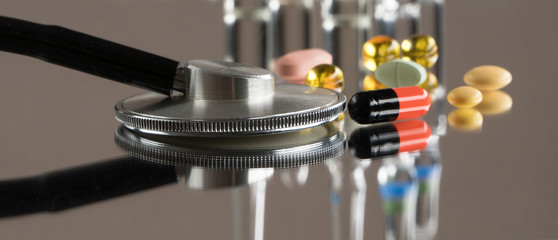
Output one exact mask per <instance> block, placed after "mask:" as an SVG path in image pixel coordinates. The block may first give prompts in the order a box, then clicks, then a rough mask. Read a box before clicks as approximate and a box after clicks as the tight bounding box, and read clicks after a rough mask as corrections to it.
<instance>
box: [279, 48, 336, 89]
mask: <svg viewBox="0 0 558 240" xmlns="http://www.w3.org/2000/svg"><path fill="white" fill-rule="evenodd" d="M332 63H333V57H332V56H331V54H330V53H329V52H327V51H326V50H323V49H319V48H310V49H303V50H296V51H292V52H289V53H287V54H285V55H283V56H281V57H279V58H277V60H275V65H274V73H275V74H276V75H277V76H279V77H280V78H283V79H285V80H286V81H287V82H289V83H295V84H304V82H305V79H306V75H307V74H308V71H310V69H312V68H313V67H315V66H317V65H320V64H332Z"/></svg>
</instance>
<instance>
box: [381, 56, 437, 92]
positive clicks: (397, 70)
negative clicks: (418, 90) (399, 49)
mask: <svg viewBox="0 0 558 240" xmlns="http://www.w3.org/2000/svg"><path fill="white" fill-rule="evenodd" d="M374 75H375V76H376V80H378V82H380V83H381V84H384V85H385V86H387V87H390V88H396V87H410V86H417V85H420V84H421V83H423V82H424V80H426V70H425V69H424V67H422V66H421V65H419V64H418V63H415V62H412V61H406V60H399V59H397V60H393V61H389V62H386V63H384V64H382V65H380V66H379V67H378V69H376V72H375V73H374Z"/></svg>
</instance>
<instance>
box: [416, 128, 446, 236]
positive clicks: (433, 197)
mask: <svg viewBox="0 0 558 240" xmlns="http://www.w3.org/2000/svg"><path fill="white" fill-rule="evenodd" d="M441 161H442V160H441V155H440V146H439V136H432V137H431V138H430V143H429V144H428V146H427V147H426V148H425V149H424V150H423V151H421V154H420V155H418V156H417V157H416V158H415V170H416V172H417V179H418V195H417V212H416V239H418V240H432V239H434V237H435V236H436V233H437V231H438V209H439V198H440V180H441V175H442V162H441Z"/></svg>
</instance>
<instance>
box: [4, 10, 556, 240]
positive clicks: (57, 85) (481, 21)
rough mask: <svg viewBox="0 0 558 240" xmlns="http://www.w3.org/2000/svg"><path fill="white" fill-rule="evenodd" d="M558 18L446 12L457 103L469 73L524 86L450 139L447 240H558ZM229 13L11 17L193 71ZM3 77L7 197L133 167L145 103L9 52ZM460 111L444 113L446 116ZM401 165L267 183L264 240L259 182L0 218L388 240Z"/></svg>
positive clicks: (113, 233)
mask: <svg viewBox="0 0 558 240" xmlns="http://www.w3.org/2000/svg"><path fill="white" fill-rule="evenodd" d="M315 5H316V4H315ZM556 10H558V3H555V1H552V0H548V1H542V0H541V1H480V0H479V1H447V2H446V3H445V19H444V24H445V35H444V36H445V39H444V44H445V53H444V60H443V61H444V64H445V84H446V87H447V90H449V89H453V88H454V87H457V86H462V85H464V84H463V82H462V76H463V74H464V73H465V72H466V71H467V70H469V69H470V68H472V67H474V66H477V65H482V64H495V65H500V66H503V67H505V68H507V69H509V70H510V71H511V73H512V74H513V77H514V80H513V81H512V83H511V84H510V85H509V86H508V87H506V88H505V89H504V91H506V92H507V93H508V94H509V95H510V96H512V97H513V101H514V102H513V108H512V110H511V111H509V112H507V113H504V114H501V115H496V116H485V117H484V123H483V126H482V131H480V132H479V131H476V132H461V131H457V130H455V129H453V128H451V127H448V130H447V134H446V135H444V136H441V137H440V139H439V147H440V155H441V159H442V165H443V171H442V174H441V181H440V191H439V196H440V198H439V224H438V231H437V234H436V235H437V237H436V239H555V238H558V210H557V209H558V208H557V202H558V201H557V200H558V191H557V190H556V183H557V182H558V181H557V180H558V176H557V175H556V173H555V172H556V169H558V163H557V162H556V161H555V159H556V155H557V154H558V152H557V150H556V148H555V147H554V136H555V135H556V134H557V127H556V126H555V123H554V122H555V120H556V118H557V115H558V111H556V110H555V109H556V107H555V104H554V103H555V102H556V100H558V99H557V98H556V94H555V93H554V91H555V89H556V87H557V85H558V84H557V83H556V81H555V80H554V79H556V76H555V75H556V74H555V66H554V65H555V64H554V62H555V61H554V58H555V56H556V55H557V54H558V52H557V50H556V48H555V47H554V45H555V43H554V39H556V37H557V36H556V35H557V34H558V32H556V31H555V30H554V29H555V26H554V24H555V23H556V22H557V20H558V19H557V18H558V17H556V15H555V12H556ZM222 11H223V9H222V5H221V2H220V1H214V2H213V1H174V0H165V1H146V0H141V1H133V2H132V1H126V0H122V1H108V0H103V1H96V2H91V1H81V0H80V1H72V2H68V1H48V2H44V1H12V0H4V1H2V2H1V3H0V14H1V15H4V16H9V17H15V18H21V19H26V20H31V21H35V22H41V23H48V24H55V25H61V26H65V27H68V28H71V29H74V30H78V31H82V32H85V33H88V34H91V35H95V36H99V37H102V38H106V39H109V40H113V41H116V42H119V43H122V44H126V45H130V46H132V47H136V48H140V49H143V50H146V51H149V52H153V53H157V54H160V55H162V56H165V57H169V58H172V59H176V60H180V61H183V62H184V61H186V60H189V59H200V58H203V59H222V58H223V56H224V54H225V47H224V43H223V41H224V39H225V33H224V26H223V19H222ZM315 41H316V42H317V43H318V44H319V42H320V41H319V40H318V39H316V40H315ZM0 63H1V64H0V73H1V75H0V76H2V81H1V85H0V86H1V88H0V96H1V97H0V98H1V101H0V108H1V109H2V110H3V113H2V118H0V131H1V134H0V141H1V143H2V148H1V150H0V166H1V167H0V180H1V181H3V183H6V181H9V180H14V179H18V178H23V177H33V176H42V175H43V174H46V173H52V172H55V171H62V170H67V169H75V168H79V167H83V166H90V165H92V164H99V163H103V162H105V161H111V159H120V158H122V157H124V156H126V153H125V152H124V151H122V150H120V149H119V148H118V147H117V146H116V145H115V144H114V140H113V139H114V131H115V129H116V128H117V127H118V123H117V122H116V120H114V117H113V106H114V104H115V103H116V102H118V101H119V100H121V99H122V98H124V97H127V96H129V95H132V94H135V93H140V92H142V90H139V89H135V88H133V87H129V86H124V85H120V84H117V83H113V82H111V81H107V80H103V79H100V78H97V77H93V76H89V75H86V74H83V73H79V72H76V71H73V70H68V69H65V68H62V67H58V66H54V65H51V64H48V63H45V62H42V61H40V60H36V59H32V58H29V57H24V56H18V55H14V54H9V53H0ZM452 109H453V108H452V107H450V106H448V104H447V103H445V110H444V111H445V112H444V114H447V113H449V112H450V111H451V110H452ZM347 131H348V132H347V136H348V135H349V134H350V130H349V129H347ZM424 155H425V153H423V155H421V156H424ZM388 163H389V162H388V161H373V162H363V161H359V160H356V159H354V158H353V157H352V156H351V154H350V153H349V151H345V153H344V155H343V156H342V157H341V158H339V159H333V160H331V161H329V162H327V163H324V164H320V165H317V166H313V167H309V168H298V169H290V170H275V171H273V174H272V175H271V176H270V177H269V178H267V179H266V181H265V183H266V184H265V211H264V215H263V219H264V222H263V231H260V230H261V229H262V228H257V227H256V225H254V224H251V222H253V220H252V218H256V215H255V214H254V213H253V212H255V208H254V207H255V206H261V201H262V200H261V197H260V198H257V199H256V198H253V196H256V195H257V194H255V192H258V189H260V190H259V191H260V192H261V189H262V185H261V182H258V183H260V184H258V183H256V184H252V185H244V186H238V187H234V188H223V189H215V190H200V189H195V188H191V187H188V185H186V184H185V183H184V181H180V182H178V181H177V182H175V183H174V184H169V185H165V186H161V187H157V188H150V189H148V190H144V191H140V192H135V193H133V194H127V195H123V196H122V197H118V198H110V199H107V200H104V201H97V202H94V203H91V204H87V205H83V206H80V207H75V208H70V209H68V210H65V211H61V212H56V213H48V212H43V213H36V214H29V215H22V216H17V217H10V218H2V219H0V230H1V231H2V235H3V237H2V238H3V239H4V238H5V239H36V238H42V239H56V238H81V239H98V238H109V239H113V238H135V239H153V238H156V237H157V238H160V237H165V238H169V239H178V238H197V239H250V238H255V237H258V236H259V237H263V238H264V239H285V238H289V239H360V238H361V237H362V239H382V238H383V237H384V223H385V222H386V220H385V218H386V216H385V214H384V212H383V211H384V210H383V207H382V199H381V198H380V194H379V189H378V188H379V186H378V180H377V179H378V173H379V171H380V170H381V169H384V167H385V165H386V164H388ZM332 173H333V174H332ZM359 174H360V176H362V177H357V178H355V177H353V176H354V175H359ZM355 179H357V180H359V181H356V180H355ZM363 187H365V188H363ZM363 190H365V191H363ZM332 193H337V194H335V195H334V196H338V198H331V196H332ZM252 198H253V199H252ZM332 199H336V200H338V201H332ZM258 200H259V202H258ZM333 203H335V204H333ZM258 204H259V205H258ZM359 206H360V207H362V206H364V208H363V209H364V210H362V211H358V209H359ZM355 208H356V209H357V210H354V209H355ZM259 213H260V214H261V212H259ZM239 216H240V217H239ZM257 216H258V219H261V218H262V216H261V215H257ZM235 217H236V218H235ZM239 219H240V220H239ZM361 219H362V220H361ZM258 226H260V225H258ZM256 229H260V230H258V231H256Z"/></svg>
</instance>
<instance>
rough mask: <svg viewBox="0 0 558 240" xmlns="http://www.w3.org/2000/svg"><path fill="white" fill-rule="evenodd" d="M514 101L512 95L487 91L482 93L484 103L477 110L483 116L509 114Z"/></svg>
mask: <svg viewBox="0 0 558 240" xmlns="http://www.w3.org/2000/svg"><path fill="white" fill-rule="evenodd" d="M512 105H513V100H512V97H511V96H510V95H508V94H507V93H505V92H502V91H487V92H483V93H482V101H481V102H480V103H479V105H477V106H475V109H477V110H479V111H480V112H481V113H482V114H487V115H494V114H500V113H504V112H507V111H508V110H510V109H511V108H512Z"/></svg>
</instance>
